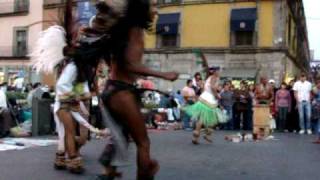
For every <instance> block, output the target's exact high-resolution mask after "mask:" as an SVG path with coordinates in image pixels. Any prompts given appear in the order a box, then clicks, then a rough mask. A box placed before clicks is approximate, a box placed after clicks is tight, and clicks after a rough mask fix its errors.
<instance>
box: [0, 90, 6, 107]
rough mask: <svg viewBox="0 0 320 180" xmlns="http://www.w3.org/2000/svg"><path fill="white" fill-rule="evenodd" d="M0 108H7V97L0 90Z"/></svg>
mask: <svg viewBox="0 0 320 180" xmlns="http://www.w3.org/2000/svg"><path fill="white" fill-rule="evenodd" d="M0 108H8V105H7V96H6V94H5V92H4V91H3V90H2V89H1V90H0Z"/></svg>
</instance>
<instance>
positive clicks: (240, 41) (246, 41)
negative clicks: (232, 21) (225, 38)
mask: <svg viewBox="0 0 320 180" xmlns="http://www.w3.org/2000/svg"><path fill="white" fill-rule="evenodd" d="M235 45H236V46H251V45H253V31H237V32H235Z"/></svg>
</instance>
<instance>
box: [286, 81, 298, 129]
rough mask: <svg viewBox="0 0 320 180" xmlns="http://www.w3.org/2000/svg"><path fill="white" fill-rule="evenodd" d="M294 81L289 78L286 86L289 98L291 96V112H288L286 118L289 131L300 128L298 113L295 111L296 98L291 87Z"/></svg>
mask: <svg viewBox="0 0 320 180" xmlns="http://www.w3.org/2000/svg"><path fill="white" fill-rule="evenodd" d="M294 83H295V80H291V81H290V82H289V86H288V91H289V92H290V98H291V108H290V109H291V112H289V115H288V119H287V120H288V122H287V125H288V129H289V132H298V131H299V130H300V127H299V114H298V111H296V108H297V101H296V98H295V97H294V90H293V89H292V88H293V85H294Z"/></svg>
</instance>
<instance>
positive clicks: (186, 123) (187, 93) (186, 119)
mask: <svg viewBox="0 0 320 180" xmlns="http://www.w3.org/2000/svg"><path fill="white" fill-rule="evenodd" d="M182 96H183V98H184V100H185V105H187V106H188V105H192V104H193V103H195V100H196V92H195V91H194V89H193V84H192V80H191V79H189V80H187V83H186V86H185V87H184V88H183V89H182ZM190 120H191V117H190V116H189V115H188V114H187V113H185V112H183V114H182V121H183V128H184V129H185V130H191V127H190Z"/></svg>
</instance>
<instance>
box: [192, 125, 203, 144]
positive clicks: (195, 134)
mask: <svg viewBox="0 0 320 180" xmlns="http://www.w3.org/2000/svg"><path fill="white" fill-rule="evenodd" d="M201 128H202V122H201V121H198V122H196V126H195V129H194V131H193V138H192V143H193V144H199V137H200V132H201Z"/></svg>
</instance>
